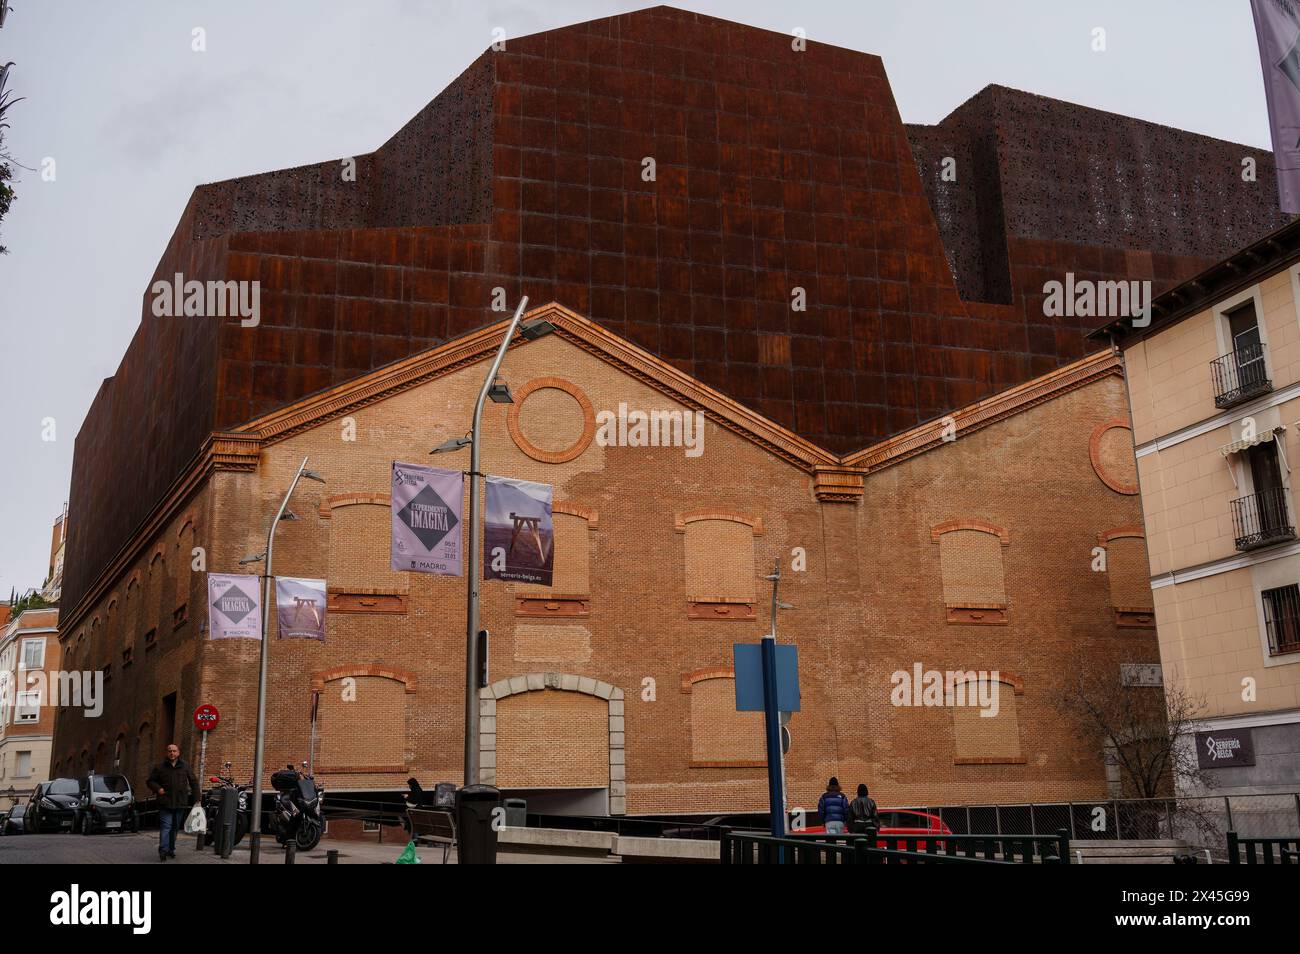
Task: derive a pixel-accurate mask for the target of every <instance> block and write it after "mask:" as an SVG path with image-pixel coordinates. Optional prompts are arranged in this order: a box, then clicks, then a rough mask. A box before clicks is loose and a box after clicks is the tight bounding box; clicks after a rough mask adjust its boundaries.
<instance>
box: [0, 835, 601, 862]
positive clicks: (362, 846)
mask: <svg viewBox="0 0 1300 954" xmlns="http://www.w3.org/2000/svg"><path fill="white" fill-rule="evenodd" d="M195 840H196V839H195V836H194V835H182V836H181V837H180V838H178V839H177V840H176V857H175V858H174V859H171V860H168V861H166V862H161V861H159V860H158V833H157V832H150V831H142V832H140V833H139V834H134V835H133V834H129V833H124V834H120V835H91V836H89V837H87V836H84V835H72V834H58V835H11V836H5V837H3V838H0V865H22V864H28V865H39V864H78V865H130V864H141V865H156V866H158V867H164V866H165V865H223V864H224V865H247V864H248V839H247V838H245V839H244V840H243V841H242V842H241V843H240V844H239V845H238V847H236V848H235V851H234V853H233V854H232V855H231V856H230V858H229V859H228V860H226V861H222V860H221V859H220V858H218V857H217V856H216V855H215V854H214V853H213V851H212V849H211V848H210V847H209V848H206V849H204V850H203V851H196V850H195V848H194V843H195ZM330 848H337V849H338V852H339V864H341V865H378V864H392V863H393V862H394V861H396V860H397V856H398V855H400V854H401V853H402V848H403V846H402V845H400V844H397V843H393V844H386V845H372V844H367V843H365V842H356V841H329V840H324V841H322V842H321V844H320V847H318V848H317V849H316V850H315V851H310V852H298V856H297V858H296V859H295V861H294V863H295V864H300V865H323V864H325V863H326V854H325V853H326V851H327V850H328V849H330ZM417 853H418V854H419V856H420V860H421V861H423V862H424V863H425V864H426V865H427V864H434V865H436V864H440V863H441V862H442V849H441V848H438V849H434V848H420V849H417ZM455 861H456V852H455V851H452V853H451V855H450V857H449V858H448V864H454V863H455ZM497 861H498V862H499V863H500V864H611V863H617V860H616V859H615V860H611V859H605V858H576V857H571V856H565V855H541V854H505V853H502V854H500V855H498V857H497ZM261 863H262V864H264V865H268V864H269V865H279V864H284V849H283V848H281V847H280V846H279V845H277V844H276V843H275V839H274V838H272V837H270V836H266V837H264V838H263V839H262V859H261Z"/></svg>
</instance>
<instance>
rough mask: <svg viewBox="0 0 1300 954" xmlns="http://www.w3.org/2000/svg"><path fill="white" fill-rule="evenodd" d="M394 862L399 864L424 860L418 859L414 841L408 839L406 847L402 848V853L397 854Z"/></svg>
mask: <svg viewBox="0 0 1300 954" xmlns="http://www.w3.org/2000/svg"><path fill="white" fill-rule="evenodd" d="M396 863H397V864H399V865H420V864H424V862H422V861H421V860H420V856H419V855H417V854H416V853H415V842H413V841H408V842H407V843H406V847H405V848H403V849H402V853H401V854H400V855H398V856H397V862H396Z"/></svg>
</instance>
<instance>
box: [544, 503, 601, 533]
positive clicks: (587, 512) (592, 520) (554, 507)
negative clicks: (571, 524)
mask: <svg viewBox="0 0 1300 954" xmlns="http://www.w3.org/2000/svg"><path fill="white" fill-rule="evenodd" d="M551 513H553V514H556V513H567V514H568V515H569V516H571V517H581V518H582V519H583V520H586V521H587V526H588V528H590V529H592V530H594V529H596V526H597V524H598V523H599V522H600V514H599V513H598V512H597V511H595V510H592V509H591V508H590V507H584V506H582V505H581V504H577V503H574V502H573V501H571V500H555V501H552V503H551Z"/></svg>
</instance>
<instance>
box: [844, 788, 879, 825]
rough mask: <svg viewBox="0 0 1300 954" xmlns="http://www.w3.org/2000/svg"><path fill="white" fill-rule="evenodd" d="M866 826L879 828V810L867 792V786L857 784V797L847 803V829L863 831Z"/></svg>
mask: <svg viewBox="0 0 1300 954" xmlns="http://www.w3.org/2000/svg"><path fill="white" fill-rule="evenodd" d="M868 827H871V828H874V829H876V830H877V831H879V830H880V812H879V811H877V809H876V802H875V799H873V798H872V797H871V796H870V795H868V794H867V786H865V785H861V784H859V785H858V797H857V798H855V799H853V801H852V802H851V803H850V804H849V831H852V832H864V831H866V830H867V828H868Z"/></svg>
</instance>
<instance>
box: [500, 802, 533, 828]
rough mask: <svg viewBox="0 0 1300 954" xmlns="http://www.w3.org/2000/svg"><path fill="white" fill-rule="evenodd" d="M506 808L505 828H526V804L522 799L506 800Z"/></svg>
mask: <svg viewBox="0 0 1300 954" xmlns="http://www.w3.org/2000/svg"><path fill="white" fill-rule="evenodd" d="M505 806H506V827H508V828H527V827H528V802H526V801H524V800H523V799H522V798H507V799H506V800H505Z"/></svg>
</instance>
